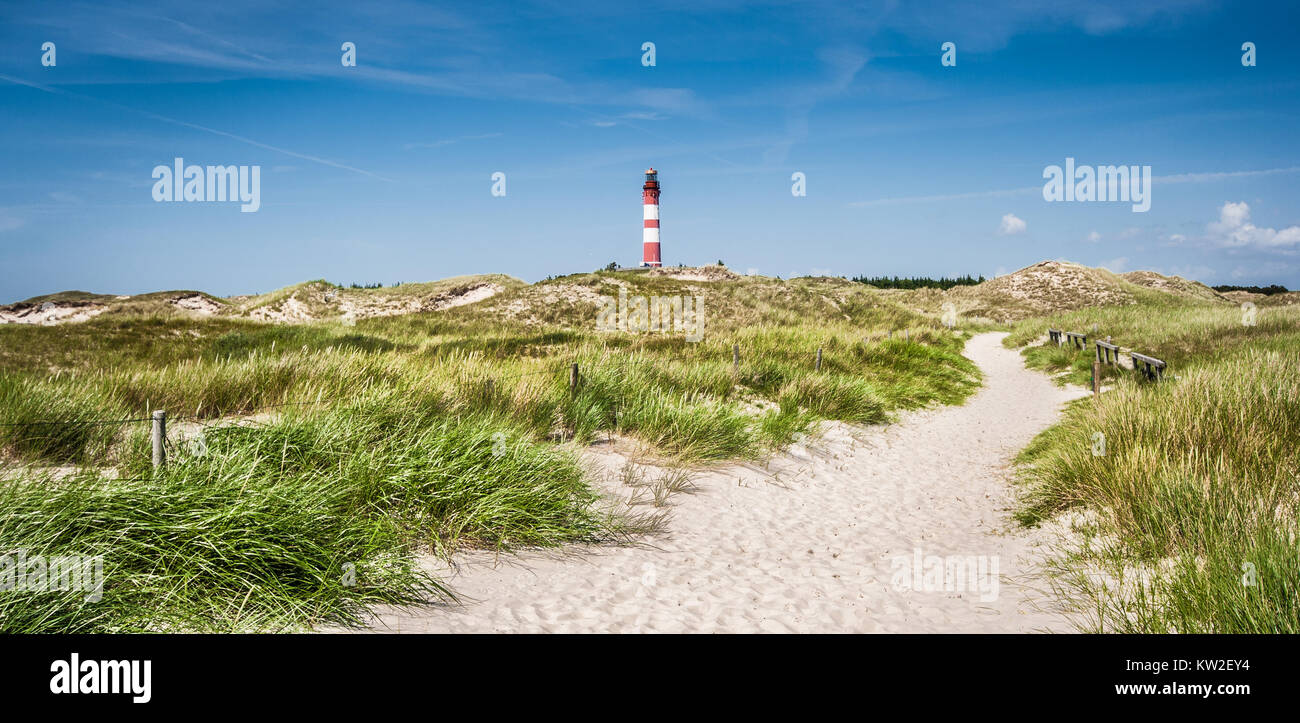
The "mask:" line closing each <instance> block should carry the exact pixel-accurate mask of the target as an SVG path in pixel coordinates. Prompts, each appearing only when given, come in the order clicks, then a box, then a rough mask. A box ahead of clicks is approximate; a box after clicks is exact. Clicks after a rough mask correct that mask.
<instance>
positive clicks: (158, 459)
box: [150, 409, 167, 469]
mask: <svg viewBox="0 0 1300 723" xmlns="http://www.w3.org/2000/svg"><path fill="white" fill-rule="evenodd" d="M150 437H151V441H152V442H153V468H154V469H161V468H163V467H164V466H166V465H167V448H166V446H165V443H166V441H167V412H166V411H164V410H162V409H158V410H155V411H154V413H153V433H152V434H151V435H150Z"/></svg>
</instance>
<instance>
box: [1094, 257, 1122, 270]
mask: <svg viewBox="0 0 1300 723" xmlns="http://www.w3.org/2000/svg"><path fill="white" fill-rule="evenodd" d="M1098 266H1100V267H1102V268H1103V269H1106V270H1107V271H1110V272H1111V273H1115V274H1122V273H1124V271H1125V270H1127V269H1128V257H1127V256H1120V257H1119V258H1114V259H1111V260H1110V261H1103V262H1101V263H1100V264H1098Z"/></svg>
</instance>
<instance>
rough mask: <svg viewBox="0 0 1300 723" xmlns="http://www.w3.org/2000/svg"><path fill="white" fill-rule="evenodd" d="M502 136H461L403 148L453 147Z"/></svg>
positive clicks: (411, 144) (498, 134)
mask: <svg viewBox="0 0 1300 723" xmlns="http://www.w3.org/2000/svg"><path fill="white" fill-rule="evenodd" d="M501 135H502V134H500V133H479V134H477V135H471V136H459V137H457V138H444V139H442V140H438V141H432V142H430V143H407V144H406V145H404V146H402V150H406V151H409V150H412V149H415V148H443V147H445V146H451V145H455V144H457V143H464V142H465V141H481V140H485V139H488V138H500V137H501Z"/></svg>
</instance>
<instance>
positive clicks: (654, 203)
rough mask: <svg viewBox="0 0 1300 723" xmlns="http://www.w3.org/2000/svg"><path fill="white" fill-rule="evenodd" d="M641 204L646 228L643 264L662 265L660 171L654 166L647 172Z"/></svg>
mask: <svg viewBox="0 0 1300 723" xmlns="http://www.w3.org/2000/svg"><path fill="white" fill-rule="evenodd" d="M641 204H642V207H643V208H644V209H645V229H644V230H643V231H642V232H641V251H642V253H641V265H642V266H654V267H658V266H662V265H663V263H662V262H661V261H660V260H659V172H658V171H656V170H655V169H653V168H650V169H648V170H646V172H645V185H644V186H642V187H641Z"/></svg>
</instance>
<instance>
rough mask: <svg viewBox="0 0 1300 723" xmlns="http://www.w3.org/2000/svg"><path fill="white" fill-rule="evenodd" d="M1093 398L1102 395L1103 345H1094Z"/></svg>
mask: <svg viewBox="0 0 1300 723" xmlns="http://www.w3.org/2000/svg"><path fill="white" fill-rule="evenodd" d="M1092 349H1093V355H1092V398H1093V399H1096V398H1097V397H1099V396H1101V347H1099V346H1096V345H1095V344H1094V345H1093V347H1092Z"/></svg>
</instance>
